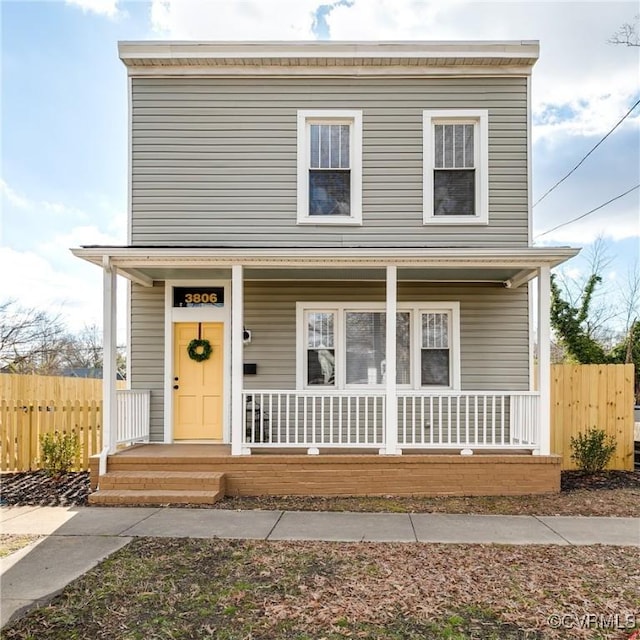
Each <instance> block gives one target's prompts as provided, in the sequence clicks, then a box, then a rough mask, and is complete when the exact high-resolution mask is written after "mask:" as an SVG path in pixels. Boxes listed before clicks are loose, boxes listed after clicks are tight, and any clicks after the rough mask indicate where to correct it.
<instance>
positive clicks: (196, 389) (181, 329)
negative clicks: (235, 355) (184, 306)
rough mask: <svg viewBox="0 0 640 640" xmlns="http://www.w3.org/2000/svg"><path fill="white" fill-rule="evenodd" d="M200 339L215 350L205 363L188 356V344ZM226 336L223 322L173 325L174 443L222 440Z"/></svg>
mask: <svg viewBox="0 0 640 640" xmlns="http://www.w3.org/2000/svg"><path fill="white" fill-rule="evenodd" d="M198 328H199V331H198ZM198 337H200V338H201V339H203V340H208V341H209V343H210V344H211V348H212V351H211V355H210V357H209V359H208V360H203V361H202V362H197V361H196V360H193V359H191V358H190V357H189V350H188V348H189V343H190V342H191V341H192V340H193V339H197V338H198ZM223 337H224V324H223V323H222V322H202V323H197V322H181V323H178V324H175V325H174V338H173V340H174V354H173V367H174V375H173V439H174V440H222V405H223V402H222V397H223V395H222V392H223V372H224V366H223V365H224V348H223V347H224V344H223Z"/></svg>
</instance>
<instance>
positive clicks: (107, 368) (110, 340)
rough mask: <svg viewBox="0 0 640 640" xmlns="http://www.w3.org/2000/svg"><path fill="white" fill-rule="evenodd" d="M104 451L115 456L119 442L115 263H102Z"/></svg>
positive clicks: (107, 261)
mask: <svg viewBox="0 0 640 640" xmlns="http://www.w3.org/2000/svg"><path fill="white" fill-rule="evenodd" d="M102 268H103V285H102V294H103V300H102V312H103V322H102V331H103V337H102V449H103V450H104V449H107V450H108V452H109V453H114V452H115V449H116V442H117V424H116V420H117V407H116V346H117V335H118V334H117V330H118V323H117V318H118V297H117V295H116V293H117V275H116V269H115V268H114V267H113V265H112V264H111V259H110V258H109V257H108V256H105V257H104V258H103V260H102Z"/></svg>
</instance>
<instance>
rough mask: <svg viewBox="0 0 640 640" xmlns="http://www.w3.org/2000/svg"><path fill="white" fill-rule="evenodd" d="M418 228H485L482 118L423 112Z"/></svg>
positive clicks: (468, 112) (482, 113) (478, 113)
mask: <svg viewBox="0 0 640 640" xmlns="http://www.w3.org/2000/svg"><path fill="white" fill-rule="evenodd" d="M423 122H424V131H423V135H424V140H423V144H424V150H423V158H424V222H425V223H431V224H474V223H476V224H486V223H487V222H488V220H489V216H488V141H487V136H488V112H487V111H486V110H477V109H474V110H472V109H461V110H445V111H425V112H424V114H423Z"/></svg>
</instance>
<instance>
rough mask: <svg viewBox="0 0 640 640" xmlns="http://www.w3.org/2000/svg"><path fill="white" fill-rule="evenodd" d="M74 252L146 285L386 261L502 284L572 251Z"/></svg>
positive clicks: (513, 282)
mask: <svg viewBox="0 0 640 640" xmlns="http://www.w3.org/2000/svg"><path fill="white" fill-rule="evenodd" d="M71 251H72V253H73V254H74V255H75V256H77V257H78V258H82V259H83V260H87V261H88V262H91V263H93V264H96V265H98V266H101V267H103V266H105V265H106V264H108V265H109V266H111V267H114V268H116V269H117V270H118V272H120V273H121V274H122V275H124V276H125V277H128V278H129V279H131V280H133V281H136V282H139V283H140V284H144V285H145V286H150V285H151V284H152V282H153V281H152V279H151V278H149V276H147V275H145V269H148V268H158V267H163V268H174V269H175V268H178V269H180V268H185V269H187V268H188V269H193V268H214V267H217V268H229V267H231V266H233V265H238V264H241V265H243V266H246V267H283V268H296V267H299V268H309V267H318V268H331V267H334V268H340V267H342V268H344V267H370V268H381V267H385V266H387V265H395V266H398V267H414V268H420V267H422V268H428V267H431V268H451V269H455V268H470V267H473V268H479V269H481V268H508V269H513V270H514V274H513V277H511V278H510V279H509V280H507V281H505V282H504V284H505V286H513V287H517V286H520V285H521V284H523V283H524V282H527V281H528V280H530V279H531V278H533V277H535V275H536V270H537V269H538V268H540V267H541V266H549V267H551V268H553V267H555V266H557V265H559V264H561V263H562V262H565V261H566V260H568V259H570V258H572V257H573V256H575V255H577V253H578V252H579V249H576V248H572V247H544V248H542V247H527V248H523V249H497V248H492V249H416V248H408V249H377V248H359V249H309V248H304V249H266V248H244V249H227V248H225V249H206V248H160V247H149V248H143V247H82V248H75V249H71Z"/></svg>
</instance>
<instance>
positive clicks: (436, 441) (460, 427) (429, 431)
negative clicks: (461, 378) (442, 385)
mask: <svg viewBox="0 0 640 640" xmlns="http://www.w3.org/2000/svg"><path fill="white" fill-rule="evenodd" d="M538 405H539V395H538V393H536V392H525V391H464V392H461V391H445V392H440V393H438V394H425V393H423V392H420V391H416V392H401V393H399V394H398V445H399V446H400V447H402V448H412V447H413V448H452V447H453V448H456V449H457V448H461V449H478V448H499V449H504V448H514V449H523V448H524V449H535V448H536V447H537V446H538V441H539V439H538V428H539V427H538Z"/></svg>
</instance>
